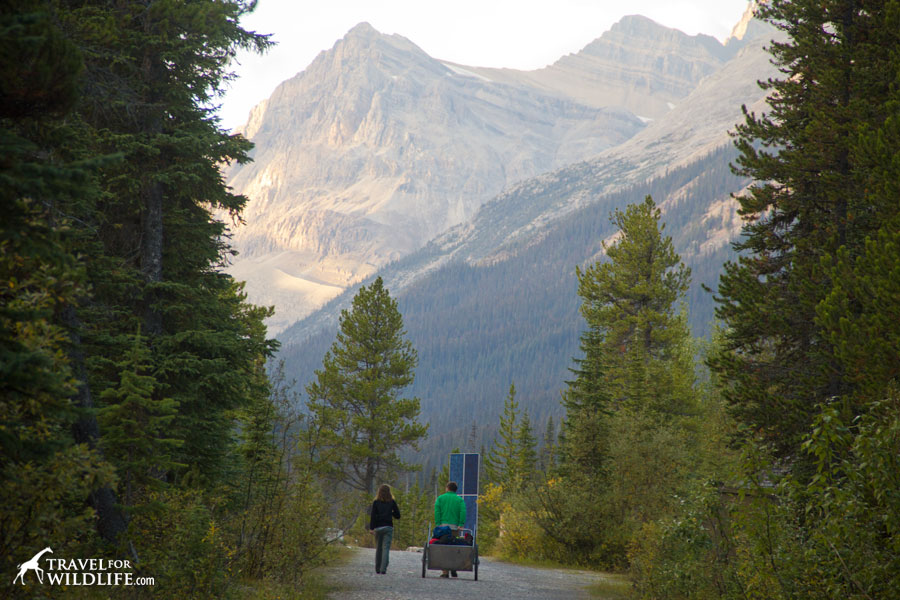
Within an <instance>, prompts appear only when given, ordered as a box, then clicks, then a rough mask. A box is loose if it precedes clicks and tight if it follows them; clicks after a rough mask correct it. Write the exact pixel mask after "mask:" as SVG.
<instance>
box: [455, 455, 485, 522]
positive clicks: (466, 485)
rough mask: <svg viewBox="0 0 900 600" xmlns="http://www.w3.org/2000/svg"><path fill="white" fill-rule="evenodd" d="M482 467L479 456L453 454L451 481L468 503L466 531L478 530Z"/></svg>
mask: <svg viewBox="0 0 900 600" xmlns="http://www.w3.org/2000/svg"><path fill="white" fill-rule="evenodd" d="M480 466H481V456H480V455H479V454H451V455H450V481H455V482H456V485H457V488H458V489H457V493H458V494H459V495H460V497H462V499H463V501H464V502H465V503H466V525H465V527H466V529H471V530H472V531H475V532H477V530H478V480H479V469H480Z"/></svg>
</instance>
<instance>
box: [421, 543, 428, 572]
mask: <svg viewBox="0 0 900 600" xmlns="http://www.w3.org/2000/svg"><path fill="white" fill-rule="evenodd" d="M427 559H428V546H425V547H424V548H422V579H425V563H426V560H427Z"/></svg>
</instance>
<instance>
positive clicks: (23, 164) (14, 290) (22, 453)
mask: <svg viewBox="0 0 900 600" xmlns="http://www.w3.org/2000/svg"><path fill="white" fill-rule="evenodd" d="M51 9H52V7H51V6H50V5H49V3H47V2H40V1H27V0H26V1H12V2H7V3H4V5H3V7H2V8H0V56H2V57H3V58H2V60H0V156H2V159H0V214H2V215H3V217H2V220H0V432H2V434H0V455H2V457H3V459H2V461H0V477H2V479H3V482H4V485H3V486H2V491H0V569H2V570H3V571H4V572H13V571H14V570H15V566H16V564H17V563H18V562H20V561H22V560H24V559H23V557H28V556H32V555H33V554H34V553H35V552H37V551H38V550H40V549H41V548H43V547H45V546H48V545H50V546H52V547H53V548H56V549H57V551H59V552H63V553H66V554H69V555H77V554H78V553H79V552H80V550H79V548H78V545H79V544H90V543H92V542H93V540H92V539H91V538H90V535H89V532H90V531H91V529H92V527H93V524H94V522H95V516H94V513H93V511H92V510H91V509H90V508H88V507H87V506H86V500H87V498H88V497H89V496H90V495H91V493H92V492H96V491H97V490H100V489H105V490H109V489H110V488H109V485H110V483H111V481H112V478H113V474H112V470H111V468H110V467H109V465H108V464H107V463H105V462H104V461H103V460H102V458H101V457H100V455H99V453H98V452H97V451H96V448H92V447H88V445H87V444H79V443H78V440H76V439H75V436H74V435H73V428H74V427H75V426H76V424H77V423H78V422H79V420H82V419H84V418H86V417H87V416H90V415H88V414H87V413H86V411H84V410H83V409H84V408H85V407H83V406H80V405H79V402H78V395H79V389H80V388H81V387H82V386H81V385H80V382H79V380H78V378H77V374H78V368H77V367H78V365H76V364H73V363H74V361H73V356H72V351H71V350H72V339H71V336H70V335H69V332H68V331H67V328H66V326H65V324H64V322H63V319H62V315H63V314H64V313H65V312H66V311H67V309H68V308H69V307H70V306H71V305H72V304H75V303H76V302H78V301H79V299H80V298H82V297H83V296H84V295H85V294H86V293H87V284H86V280H87V277H86V273H85V269H84V265H83V264H81V263H80V262H79V260H78V257H77V256H76V253H75V251H74V249H73V236H72V231H73V219H72V218H71V216H72V215H71V213H70V211H68V210H67V209H68V208H69V207H73V206H84V205H86V204H89V203H90V202H91V201H92V200H93V198H94V197H95V195H96V193H97V188H96V186H94V185H93V184H92V181H91V179H90V168H91V164H90V161H88V160H85V158H86V157H84V156H79V155H76V154H74V153H72V152H69V151H68V149H69V148H72V147H78V145H79V140H78V131H77V128H76V127H75V126H74V125H73V121H74V120H75V119H73V117H72V111H73V108H74V106H75V104H76V102H77V100H78V96H79V76H80V74H81V73H82V71H83V57H82V55H81V53H80V51H79V49H78V46H77V44H75V43H72V42H71V41H70V40H68V39H67V38H66V35H65V32H64V31H63V29H62V28H60V26H59V23H58V21H57V20H55V19H54V15H53V11H52V10H51ZM86 532H88V535H85V533H86ZM10 589H11V588H10Z"/></svg>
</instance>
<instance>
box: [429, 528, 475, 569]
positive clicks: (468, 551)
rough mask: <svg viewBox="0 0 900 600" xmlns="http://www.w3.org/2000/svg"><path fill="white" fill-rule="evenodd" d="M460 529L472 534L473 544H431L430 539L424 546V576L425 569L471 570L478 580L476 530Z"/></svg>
mask: <svg viewBox="0 0 900 600" xmlns="http://www.w3.org/2000/svg"><path fill="white" fill-rule="evenodd" d="M431 531H432V530H431V526H430V525H429V529H428V534H427V536H428V539H430V538H431ZM459 531H460V532H461V533H462V532H466V531H468V532H469V533H471V534H472V545H471V546H468V545H462V544H459V545H457V544H429V543H428V539H426V540H425V545H424V546H423V547H422V577H425V571H469V572H473V573H474V574H475V581H478V562H479V561H478V540H476V539H475V535H474V534H475V532H474V531H472V530H470V529H463V528H460V529H459Z"/></svg>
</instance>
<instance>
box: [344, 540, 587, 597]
mask: <svg viewBox="0 0 900 600" xmlns="http://www.w3.org/2000/svg"><path fill="white" fill-rule="evenodd" d="M440 574H441V572H440V571H427V572H426V576H425V579H422V554H421V553H418V552H408V551H404V550H392V551H391V560H390V566H388V570H387V573H386V574H384V575H378V574H376V573H375V550H373V549H371V548H355V549H354V550H353V555H352V558H351V559H350V560H349V561H347V562H346V563H344V564H342V565H340V566H336V567H333V568H331V569H329V571H328V575H327V577H328V580H329V583H330V584H331V585H332V586H334V587H335V589H336V591H334V592H332V593H331V594H330V595H329V598H332V599H333V600H482V599H484V600H495V599H497V600H502V599H504V598H509V599H510V600H513V599H514V600H569V599H573V598H574V599H581V598H583V599H587V598H590V595H589V594H588V593H587V592H586V591H585V587H586V586H588V585H590V584H591V583H594V582H596V581H598V580H599V579H600V578H602V575H601V574H599V573H591V572H589V571H574V570H562V569H538V568H533V567H522V566H518V565H511V564H507V563H503V562H498V561H494V560H491V559H490V558H484V557H482V559H481V564H480V565H479V566H478V581H475V580H474V578H473V574H472V573H471V572H464V571H460V573H459V578H458V579H452V578H451V579H441V578H440V577H439V575H440Z"/></svg>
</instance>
